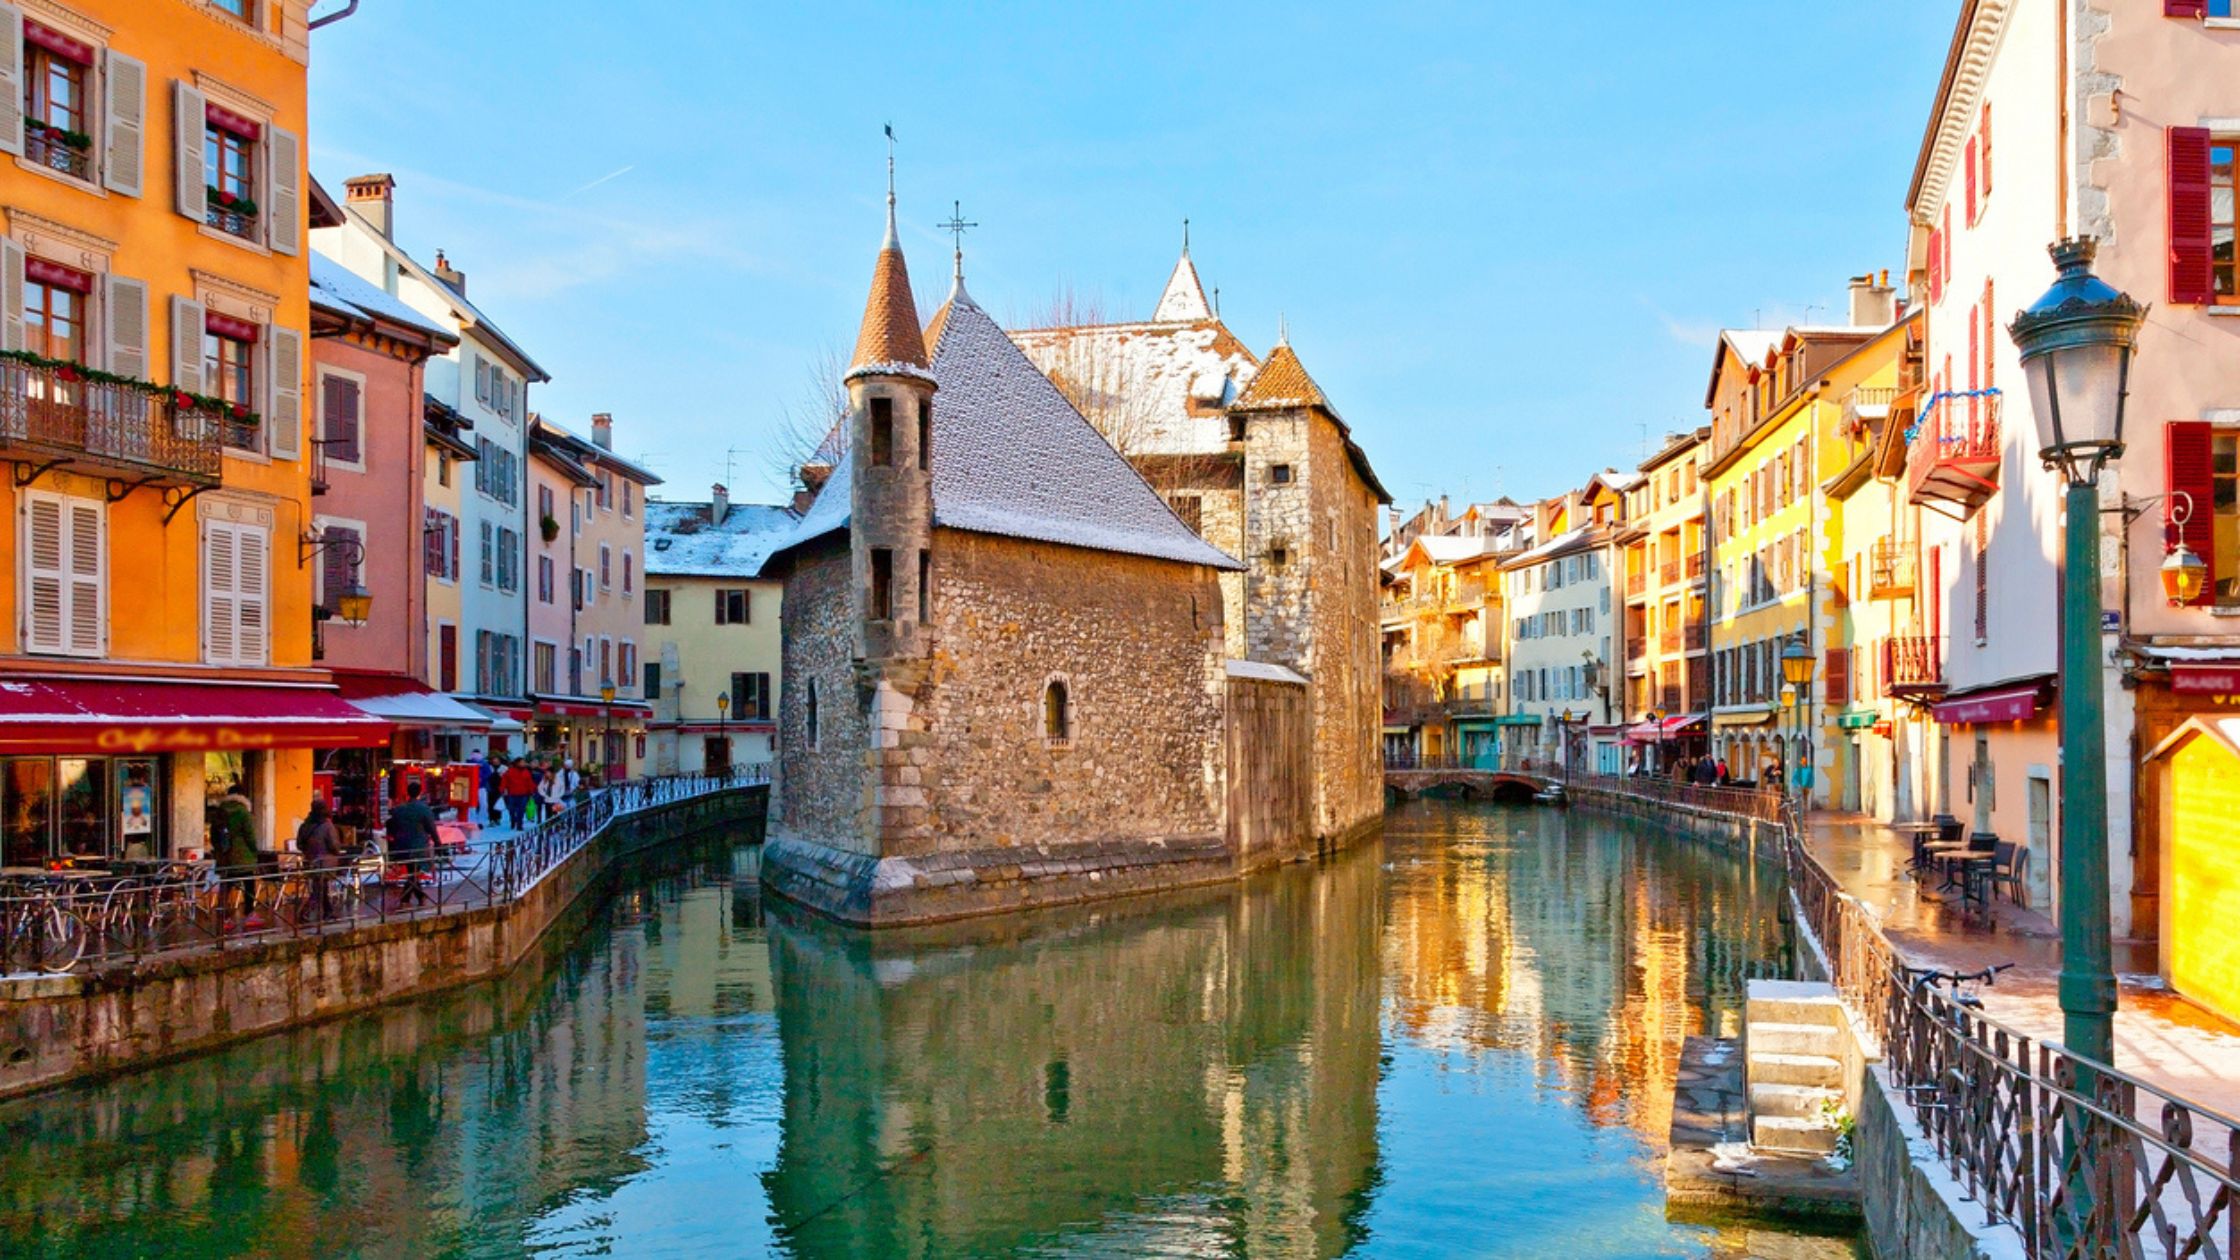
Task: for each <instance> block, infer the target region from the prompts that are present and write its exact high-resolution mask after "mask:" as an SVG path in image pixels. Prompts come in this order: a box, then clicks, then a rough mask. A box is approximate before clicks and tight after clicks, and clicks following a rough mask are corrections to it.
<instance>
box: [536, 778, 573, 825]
mask: <svg viewBox="0 0 2240 1260" xmlns="http://www.w3.org/2000/svg"><path fill="white" fill-rule="evenodd" d="M568 778H569V776H568V773H567V772H566V771H564V770H562V769H561V768H560V767H557V766H555V767H553V768H552V769H550V770H547V771H545V773H544V777H543V779H542V780H540V781H539V782H538V784H537V801H538V803H539V805H540V806H541V808H540V809H539V810H538V813H539V815H540V816H541V817H544V818H555V817H558V816H559V814H560V812H561V811H562V810H564V809H566V808H568Z"/></svg>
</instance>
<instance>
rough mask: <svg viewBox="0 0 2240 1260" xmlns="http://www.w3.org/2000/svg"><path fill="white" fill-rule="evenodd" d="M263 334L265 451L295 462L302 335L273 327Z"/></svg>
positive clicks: (300, 431)
mask: <svg viewBox="0 0 2240 1260" xmlns="http://www.w3.org/2000/svg"><path fill="white" fill-rule="evenodd" d="M264 334H265V335H264V344H265V355H264V365H265V380H264V431H265V435H266V436H265V449H266V450H267V451H268V452H270V453H271V455H272V456H273V458H275V459H294V458H296V456H297V454H298V453H299V452H301V451H302V449H303V334H302V333H299V332H297V331H296V330H295V329H293V328H282V327H280V326H278V325H276V324H267V325H265V329H264Z"/></svg>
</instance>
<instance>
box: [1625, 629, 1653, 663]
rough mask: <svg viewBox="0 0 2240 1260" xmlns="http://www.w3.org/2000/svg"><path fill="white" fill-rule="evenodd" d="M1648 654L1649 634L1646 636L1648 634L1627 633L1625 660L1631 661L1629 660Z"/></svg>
mask: <svg viewBox="0 0 2240 1260" xmlns="http://www.w3.org/2000/svg"><path fill="white" fill-rule="evenodd" d="M1648 654H1649V636H1648V635H1645V634H1629V635H1627V636H1626V659H1627V660H1629V661H1631V660H1638V659H1639V658H1641V657H1644V656H1647V655H1648Z"/></svg>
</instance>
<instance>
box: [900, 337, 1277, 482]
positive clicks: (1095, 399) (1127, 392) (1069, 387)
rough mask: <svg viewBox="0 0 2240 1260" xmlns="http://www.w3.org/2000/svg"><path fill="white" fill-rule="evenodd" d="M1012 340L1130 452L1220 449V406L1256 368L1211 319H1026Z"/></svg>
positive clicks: (1224, 425) (1224, 442) (1223, 430)
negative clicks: (1048, 324)
mask: <svg viewBox="0 0 2240 1260" xmlns="http://www.w3.org/2000/svg"><path fill="white" fill-rule="evenodd" d="M937 318H938V317H937ZM1011 340H1012V341H1013V342H1014V343H1016V344H1017V345H1018V347H1019V348H1020V349H1021V350H1023V351H1025V352H1026V355H1027V357H1028V358H1029V359H1031V360H1032V361H1033V362H1034V365H1035V366H1036V367H1038V368H1040V369H1042V371H1043V372H1044V373H1045V374H1047V375H1049V376H1050V377H1051V378H1052V379H1053V380H1056V381H1058V382H1059V383H1060V387H1061V388H1063V389H1064V390H1065V391H1066V392H1067V394H1068V395H1069V396H1071V397H1074V398H1077V399H1079V400H1080V401H1081V403H1082V409H1083V411H1084V412H1086V413H1087V414H1088V416H1089V418H1090V420H1091V421H1093V422H1094V423H1096V425H1097V427H1098V428H1099V429H1101V430H1103V431H1104V433H1105V436H1106V437H1108V438H1111V439H1113V440H1114V441H1115V442H1116V443H1117V444H1118V445H1120V446H1122V447H1124V448H1126V450H1127V451H1128V453H1129V454H1131V455H1218V454H1221V453H1222V452H1224V451H1226V450H1227V449H1228V442H1229V421H1228V419H1227V418H1226V417H1225V416H1223V415H1222V414H1221V411H1220V408H1222V407H1226V406H1228V405H1229V403H1230V402H1231V401H1233V400H1234V399H1235V398H1236V396H1237V391H1238V390H1239V389H1240V388H1242V386H1243V384H1244V381H1245V380H1246V378H1248V377H1250V376H1251V375H1252V374H1253V373H1254V372H1256V371H1257V370H1259V367H1260V361H1259V360H1258V359H1256V358H1254V357H1253V354H1252V351H1250V350H1248V349H1246V348H1245V344H1244V343H1243V342H1241V341H1239V340H1237V338H1236V337H1235V335H1233V334H1232V333H1230V331H1229V330H1228V328H1227V327H1225V326H1224V325H1223V324H1222V323H1221V321H1220V320H1218V319H1199V320H1194V321H1191V322H1187V323H1157V322H1153V323H1141V324H1094V325H1082V326H1075V327H1067V328H1026V329H1018V330H1015V331H1013V332H1012V333H1011Z"/></svg>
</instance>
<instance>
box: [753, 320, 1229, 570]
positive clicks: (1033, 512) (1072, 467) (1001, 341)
mask: <svg viewBox="0 0 2240 1260" xmlns="http://www.w3.org/2000/svg"><path fill="white" fill-rule="evenodd" d="M944 310H945V311H946V314H945V315H943V316H942V317H941V323H942V329H941V339H940V342H939V344H938V346H937V347H936V349H935V350H934V355H933V376H934V380H935V381H936V382H937V384H938V386H939V388H940V393H939V395H938V396H937V400H936V404H935V407H934V412H933V415H934V421H933V425H934V429H933V523H934V524H935V525H940V526H945V527H947V528H950V529H964V530H971V531H974V532H976V533H983V534H1001V535H1005V536H1007V537H1012V538H1031V539H1035V540H1038V541H1041V542H1053V543H1063V544H1066V545H1068V546H1074V547H1087V548H1090V549H1092V550H1097V551H1116V552H1123V553H1127V554H1131V555H1141V556H1152V557H1156V558H1158V559H1162V560H1177V561H1181V562H1183V563H1186V564H1201V565H1206V566H1209V567H1212V568H1217V569H1242V568H1243V567H1244V566H1243V565H1242V564H1239V563H1238V562H1237V561H1236V560H1234V559H1232V558H1230V557H1229V556H1228V555H1227V554H1226V553H1224V552H1223V551H1221V550H1220V549H1219V548H1217V547H1215V546H1213V545H1212V544H1210V543H1208V542H1206V541H1205V540H1204V539H1202V538H1200V537H1198V535H1197V534H1196V533H1195V532H1194V531H1192V530H1191V528H1190V527H1189V526H1187V525H1185V524H1183V523H1182V521H1181V519H1180V518H1179V517H1177V516H1176V515H1175V514H1174V511H1173V510H1172V509H1171V508H1169V507H1168V506H1167V503H1166V500H1165V499H1163V498H1161V497H1160V496H1159V493H1158V492H1157V491H1156V490H1153V489H1152V488H1151V485H1150V483H1149V482H1146V481H1145V480H1144V479H1143V477H1142V475H1141V474H1139V473H1137V472H1136V470H1135V468H1134V467H1133V466H1132V465H1130V464H1129V463H1128V461H1127V460H1126V459H1125V458H1123V457H1122V456H1121V454H1120V452H1118V451H1116V450H1114V449H1113V447H1112V444H1111V443H1110V442H1107V441H1106V440H1105V439H1104V437H1103V436H1102V435H1100V434H1099V433H1098V432H1097V430H1096V429H1095V428H1094V427H1093V426H1091V425H1090V423H1089V422H1088V421H1087V420H1084V419H1082V417H1081V413H1080V412H1078V411H1076V410H1074V408H1073V404H1071V403H1069V402H1067V401H1066V398H1065V395H1063V394H1061V393H1059V392H1058V389H1057V387H1056V386H1055V385H1053V384H1051V383H1050V380H1049V378H1048V377H1046V376H1044V375H1043V374H1042V372H1041V371H1040V370H1038V369H1037V368H1036V366H1035V364H1034V363H1033V362H1031V361H1029V359H1028V358H1027V356H1026V354H1025V353H1023V352H1022V351H1021V350H1020V348H1019V347H1018V346H1016V345H1014V344H1013V343H1012V341H1011V339H1010V338H1009V337H1007V336H1006V335H1005V334H1004V331H1003V330H1002V329H1001V328H999V327H997V326H996V322H995V320H993V319H991V318H990V317H989V316H988V313H987V312H986V311H984V310H982V309H981V308H980V306H979V305H978V304H977V303H975V302H974V301H973V300H972V297H971V295H970V294H967V293H966V292H965V291H964V286H963V285H962V284H961V283H960V284H958V286H957V287H956V289H955V290H954V291H953V292H952V293H951V294H950V297H949V301H948V303H947V304H946V306H945V307H944ZM854 458H855V455H854V452H853V451H852V450H851V451H849V452H846V453H843V454H842V456H841V457H840V463H839V465H838V467H836V468H835V469H834V470H833V473H832V478H831V480H830V482H828V483H827V484H826V486H825V489H824V491H823V492H822V493H820V494H819V495H818V496H817V498H816V502H814V503H812V504H811V505H810V506H809V510H808V512H807V513H806V514H805V515H804V516H803V517H802V519H801V523H800V525H799V526H798V527H797V528H796V529H794V530H793V531H792V533H791V534H790V535H788V536H787V538H786V539H785V540H784V542H783V543H782V544H781V546H784V547H792V546H796V545H799V544H801V543H805V542H808V541H810V540H811V539H814V538H818V537H821V536H823V535H825V534H828V533H831V532H832V531H834V530H837V529H842V528H845V527H846V525H847V523H848V512H849V505H848V481H849V470H850V465H851V464H852V462H853V460H854Z"/></svg>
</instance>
